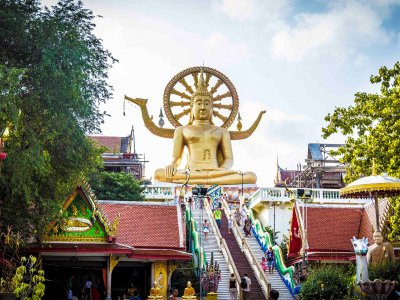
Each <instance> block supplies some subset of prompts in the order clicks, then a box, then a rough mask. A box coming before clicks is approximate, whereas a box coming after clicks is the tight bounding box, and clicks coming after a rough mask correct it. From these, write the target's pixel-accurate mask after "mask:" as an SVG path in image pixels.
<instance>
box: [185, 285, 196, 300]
mask: <svg viewBox="0 0 400 300" xmlns="http://www.w3.org/2000/svg"><path fill="white" fill-rule="evenodd" d="M190 299H197V297H196V291H195V290H194V288H193V287H192V283H191V282H190V281H188V282H187V286H186V288H185V290H184V292H183V296H182V300H190Z"/></svg>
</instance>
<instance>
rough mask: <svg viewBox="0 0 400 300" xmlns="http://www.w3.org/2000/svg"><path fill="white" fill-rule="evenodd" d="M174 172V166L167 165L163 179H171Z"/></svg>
mask: <svg viewBox="0 0 400 300" xmlns="http://www.w3.org/2000/svg"><path fill="white" fill-rule="evenodd" d="M175 172H176V167H175V166H174V165H168V166H166V167H165V178H166V179H172V176H174V174H175Z"/></svg>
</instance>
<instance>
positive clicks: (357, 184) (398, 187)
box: [339, 165, 400, 231]
mask: <svg viewBox="0 0 400 300" xmlns="http://www.w3.org/2000/svg"><path fill="white" fill-rule="evenodd" d="M339 193H340V196H341V197H346V198H373V199H374V201H375V220H376V231H379V206H378V204H379V198H384V197H390V196H398V195H400V179H398V178H394V177H390V176H388V175H387V174H386V173H382V174H381V175H376V173H375V166H374V165H373V166H372V175H371V176H368V177H363V178H360V179H357V180H356V181H353V182H352V183H350V184H349V185H347V186H346V187H344V188H341V189H340V190H339Z"/></svg>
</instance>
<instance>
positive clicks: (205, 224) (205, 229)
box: [203, 219, 210, 242]
mask: <svg viewBox="0 0 400 300" xmlns="http://www.w3.org/2000/svg"><path fill="white" fill-rule="evenodd" d="M209 232H210V227H209V224H208V222H207V219H204V222H203V233H204V240H205V241H206V242H208V233H209Z"/></svg>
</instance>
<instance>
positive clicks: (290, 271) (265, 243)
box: [249, 210, 295, 296]
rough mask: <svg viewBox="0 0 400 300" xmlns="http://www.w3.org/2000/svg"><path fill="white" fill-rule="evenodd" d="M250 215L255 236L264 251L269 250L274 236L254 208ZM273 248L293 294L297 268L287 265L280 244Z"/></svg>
mask: <svg viewBox="0 0 400 300" xmlns="http://www.w3.org/2000/svg"><path fill="white" fill-rule="evenodd" d="M249 216H250V218H251V221H252V223H253V226H252V231H253V234H254V237H255V238H256V239H257V241H258V243H259V244H260V246H261V248H262V249H263V251H264V253H265V252H266V251H267V249H268V248H269V246H273V243H272V237H271V235H270V234H269V233H268V232H266V231H265V229H264V228H263V227H262V225H261V222H260V221H259V220H257V219H255V217H254V215H253V212H252V210H250V213H249ZM273 250H274V254H275V260H276V266H277V270H278V272H279V275H280V276H281V278H282V279H283V281H284V283H285V285H286V287H287V288H288V289H289V291H290V293H291V294H292V296H293V295H294V288H295V282H294V278H293V275H294V271H295V269H294V267H293V266H290V267H286V264H285V260H284V258H283V254H282V250H281V248H280V247H279V246H278V245H275V246H273Z"/></svg>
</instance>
